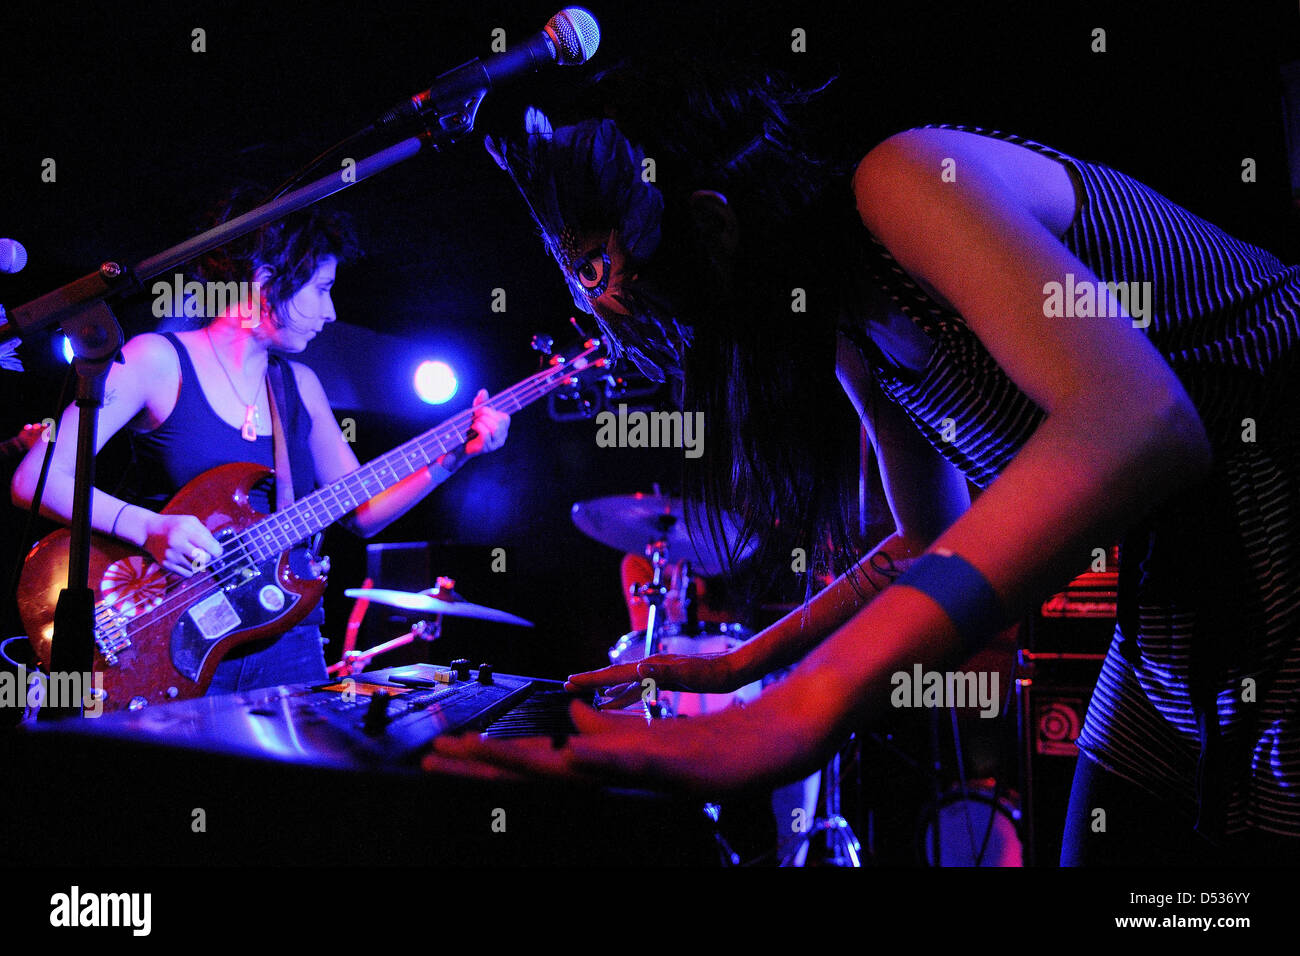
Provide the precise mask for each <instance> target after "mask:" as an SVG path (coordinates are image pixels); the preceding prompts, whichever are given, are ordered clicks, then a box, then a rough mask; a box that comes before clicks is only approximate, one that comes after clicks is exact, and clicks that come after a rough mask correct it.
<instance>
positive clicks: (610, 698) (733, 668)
mask: <svg viewBox="0 0 1300 956" xmlns="http://www.w3.org/2000/svg"><path fill="white" fill-rule="evenodd" d="M739 670H740V668H739V666H738V665H737V662H736V658H735V657H734V655H733V654H732V653H731V652H727V653H723V654H702V655H698V656H687V655H684V654H655V655H654V656H652V657H647V658H646V659H645V660H642V661H635V662H632V663H628V664H615V665H613V666H611V667H602V668H601V669H600V670H595V671H586V672H584V673H581V674H573V675H571V676H570V677H569V679H568V680H567V681H565V683H564V689H565V690H567V691H569V692H570V693H572V694H582V693H599V694H601V695H602V697H601V699H600V700H599V701H598V705H599V706H600V707H602V708H605V707H627V706H628V705H630V704H634V703H636V701H637V700H639V699H641V698H642V697H643V696H645V695H646V694H647V693H648V692H649V691H650V690H652V689H654V690H677V691H686V692H688V693H692V694H729V693H731V692H732V691H734V690H738V689H739V688H741V687H743V686H744V685H745V684H746V683H748V681H745V680H742V679H741V677H742V675H741V674H740V673H739ZM652 682H653V683H652Z"/></svg>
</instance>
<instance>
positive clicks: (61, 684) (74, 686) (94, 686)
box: [0, 664, 104, 717]
mask: <svg viewBox="0 0 1300 956" xmlns="http://www.w3.org/2000/svg"><path fill="white" fill-rule="evenodd" d="M0 707H12V708H17V707H26V708H27V709H29V710H38V709H40V708H41V707H54V708H68V709H70V708H73V707H84V708H85V710H84V711H83V713H84V714H85V716H87V717H98V716H100V715H101V714H102V713H103V712H104V675H103V674H102V673H99V672H96V673H94V674H89V673H81V672H78V671H68V672H63V671H55V672H54V673H52V674H49V675H46V674H45V673H43V672H41V671H29V670H28V669H27V668H26V667H24V666H23V665H22V664H19V665H18V667H17V669H16V670H15V671H8V670H4V671H0Z"/></svg>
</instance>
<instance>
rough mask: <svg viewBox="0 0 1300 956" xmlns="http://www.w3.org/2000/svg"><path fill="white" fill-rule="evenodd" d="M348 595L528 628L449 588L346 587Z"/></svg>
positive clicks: (529, 623)
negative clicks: (471, 601) (472, 601)
mask: <svg viewBox="0 0 1300 956" xmlns="http://www.w3.org/2000/svg"><path fill="white" fill-rule="evenodd" d="M343 593H344V595H346V596H347V597H350V598H365V599H366V600H368V601H373V602H374V603H375V604H383V605H386V606H388V607H395V608H400V609H401V610H403V611H410V612H411V613H413V614H446V615H447V616H449V617H473V618H478V619H479V620H481V621H498V622H500V623H502V624H515V625H518V626H519V627H532V626H533V622H532V621H526V620H524V619H523V618H522V617H517V616H516V615H514V614H511V613H509V612H508V611H498V610H497V609H496V608H491V607H484V606H483V605H481V604H471V603H470V602H469V601H466V600H465V599H464V598H463V597H461V596H460V595H459V594H457V593H456V592H455V591H453V590H451V589H450V588H429V590H427V591H390V590H388V589H387V588H348V590H346V591H344V592H343Z"/></svg>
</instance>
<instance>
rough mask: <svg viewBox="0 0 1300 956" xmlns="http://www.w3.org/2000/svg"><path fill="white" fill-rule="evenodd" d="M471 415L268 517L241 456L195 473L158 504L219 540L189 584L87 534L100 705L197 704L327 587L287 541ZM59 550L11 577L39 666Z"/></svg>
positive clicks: (66, 540)
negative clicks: (223, 671) (236, 653)
mask: <svg viewBox="0 0 1300 956" xmlns="http://www.w3.org/2000/svg"><path fill="white" fill-rule="evenodd" d="M602 349H603V344H602V343H601V341H600V340H599V339H588V340H587V341H586V342H584V343H583V344H582V347H581V349H579V350H577V351H576V352H575V353H574V354H571V355H568V356H562V355H555V356H552V358H551V360H550V364H549V365H548V366H547V367H546V368H543V369H542V370H541V371H539V372H536V373H534V374H533V375H530V376H529V377H528V378H526V379H524V380H523V381H521V382H519V383H517V384H516V385H514V386H512V387H511V388H508V389H506V390H505V391H503V392H501V393H500V394H498V395H495V396H493V397H492V398H491V399H489V401H488V404H490V405H491V406H492V407H493V408H495V409H497V410H499V411H503V412H506V413H507V414H512V415H513V414H514V413H516V412H518V411H519V410H521V409H523V408H525V407H526V406H528V405H530V404H531V403H533V402H535V401H536V400H537V399H539V398H541V397H542V396H544V395H546V394H547V393H549V392H551V391H553V390H554V389H556V388H558V387H559V386H561V385H564V384H567V383H570V382H572V381H574V380H575V379H576V378H577V377H578V376H579V375H580V374H581V373H582V372H583V371H586V370H589V369H594V368H603V367H604V366H605V364H606V360H605V359H604V358H603V357H599V354H598V353H600V352H601V351H602ZM472 418H473V413H472V410H466V411H464V412H461V413H460V414H459V415H456V416H454V417H452V418H450V419H448V420H447V421H445V422H443V423H442V424H440V425H437V426H435V427H434V428H432V429H430V430H429V431H427V432H425V433H424V434H422V435H419V436H417V437H415V438H412V439H411V440H410V441H407V442H405V443H404V444H402V445H399V446H398V447H396V448H394V449H393V450H392V451H390V452H388V453H387V454H385V455H381V456H380V457H379V458H376V459H374V460H373V461H370V462H368V463H366V464H364V465H362V466H361V467H360V468H358V469H357V470H356V471H353V472H351V473H350V474H348V475H346V476H344V477H343V478H340V479H339V480H338V481H336V482H334V483H333V484H331V485H328V486H327V487H324V488H320V489H318V490H317V491H314V492H312V493H311V494H309V495H307V496H306V497H304V498H300V499H299V500H298V501H295V502H294V503H293V504H292V505H290V506H288V507H287V508H284V509H283V510H281V511H276V512H273V513H272V514H262V513H260V512H258V511H255V510H254V509H253V508H252V507H251V505H250V503H249V495H250V492H251V490H252V488H253V486H254V485H256V484H257V483H258V482H259V481H262V480H264V479H267V478H271V477H273V476H274V471H272V470H271V469H269V468H266V467H264V466H262V465H257V464H252V463H250V462H239V463H234V464H229V465H221V466H219V467H217V468H213V469H211V470H210V471H206V472H204V473H203V474H201V475H199V476H198V477H197V478H195V479H193V480H192V481H190V482H189V483H188V484H187V485H185V487H184V488H182V489H181V490H180V491H178V492H177V493H176V495H175V496H174V497H173V498H172V499H171V500H170V501H169V502H168V503H167V505H166V507H164V508H163V509H162V513H163V514H184V515H195V516H196V517H198V518H199V520H200V521H202V522H203V524H204V526H205V527H206V528H207V529H208V530H209V531H210V532H212V535H213V537H215V538H216V539H217V541H219V542H220V543H221V547H222V555H221V557H220V558H217V559H214V560H213V561H211V562H210V563H208V564H207V565H206V567H205V568H204V569H203V570H201V571H199V572H197V573H195V574H194V575H193V576H192V577H189V578H184V577H181V576H180V575H178V574H173V573H172V572H170V571H167V570H165V569H164V568H163V567H161V566H160V565H159V564H158V563H157V562H156V561H155V560H154V558H153V557H152V556H151V555H149V554H148V553H147V552H145V551H142V550H140V549H138V548H135V547H132V546H131V545H129V544H125V543H123V542H121V541H118V540H117V539H115V538H110V537H107V536H105V535H101V534H97V533H96V534H92V535H91V555H90V583H91V587H92V588H93V589H94V591H95V602H96V603H95V625H94V628H95V633H94V641H95V662H94V670H95V673H97V674H102V675H103V689H104V695H105V697H104V700H103V708H104V710H105V711H114V710H122V709H131V710H137V709H139V708H141V707H144V706H146V705H148V704H151V703H161V702H165V701H171V700H184V699H187V698H191V697H199V696H201V695H202V694H203V693H204V691H206V690H207V687H208V684H209V683H211V681H212V675H213V673H214V672H215V671H216V668H217V664H218V663H220V662H221V660H222V658H223V657H225V656H226V655H227V654H228V653H230V651H231V650H232V649H234V648H236V647H238V646H239V645H241V644H244V643H247V642H249V641H255V640H261V639H263V638H268V637H275V636H278V635H280V634H283V633H284V632H285V631H287V630H289V629H290V628H291V627H293V626H294V625H295V624H297V623H298V622H299V621H301V620H302V619H303V618H304V617H306V616H307V613H308V612H309V611H310V610H311V609H312V608H313V607H315V606H316V603H317V601H319V599H320V597H321V595H322V594H324V592H325V584H326V575H327V573H328V571H329V559H328V558H327V557H317V556H316V554H314V553H313V551H312V550H311V549H303V548H299V547H297V545H299V544H301V543H303V542H305V541H308V540H309V539H311V538H312V537H313V536H315V535H316V534H318V533H319V532H321V531H323V530H324V529H325V528H327V527H329V526H330V525H331V524H333V523H334V522H335V521H338V520H339V519H340V518H342V517H343V516H344V515H346V514H348V513H349V512H351V511H352V510H353V509H355V508H356V507H357V506H359V505H361V504H362V503H364V502H366V501H369V500H370V499H371V498H373V497H375V495H377V494H379V493H380V492H382V491H384V490H385V489H387V488H390V487H392V486H393V485H395V484H397V482H399V481H401V480H402V479H403V478H405V477H407V476H408V475H411V474H413V473H415V472H416V471H418V470H419V469H421V468H424V467H426V466H427V465H429V464H430V463H432V462H433V461H436V460H437V459H438V458H439V457H441V456H442V455H444V454H446V453H447V452H449V451H451V450H453V449H455V448H458V447H460V446H461V445H463V444H465V442H466V441H467V440H468V437H467V433H468V431H469V428H470V424H471V421H472ZM69 545H70V535H69V533H68V531H67V530H66V529H60V530H58V531H55V532H54V533H52V534H50V535H48V536H47V537H45V538H42V539H41V540H40V541H38V542H37V543H36V545H35V546H34V547H33V548H32V550H31V551H30V552H29V553H28V555H27V558H26V561H25V562H24V565H23V573H22V577H21V579H20V583H19V589H18V611H19V614H20V616H21V617H22V621H23V627H24V629H25V630H26V632H27V636H28V638H29V639H30V640H31V642H32V645H33V647H34V649H35V653H36V657H37V659H38V661H39V662H40V664H41V666H42V667H43V668H46V669H47V670H48V668H49V661H50V646H51V644H52V641H53V634H54V610H55V605H56V603H57V601H58V597H59V593H60V591H61V590H62V589H63V587H64V586H65V585H66V583H67V575H68V556H69ZM96 683H98V680H96Z"/></svg>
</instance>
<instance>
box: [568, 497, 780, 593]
mask: <svg viewBox="0 0 1300 956" xmlns="http://www.w3.org/2000/svg"><path fill="white" fill-rule="evenodd" d="M573 523H574V524H575V525H577V526H578V530H579V531H581V532H582V533H583V534H585V535H586V536H587V537H589V538H593V539H595V540H596V541H599V542H600V543H601V544H607V545H609V546H610V547H611V548H618V550H620V551H625V552H630V553H632V554H643V553H644V552H645V549H646V546H647V545H650V544H653V543H654V542H656V541H660V540H663V541H665V542H667V545H668V560H670V561H689V562H690V563H691V565H692V566H693V567H694V568H695V569H696V570H697V571H698V572H699V573H700V574H704V575H711V574H721V573H722V571H723V569H724V568H725V565H726V562H725V561H724V560H723V555H722V554H721V553H720V552H719V551H718V550H717V548H715V547H714V545H713V542H712V541H711V540H709V534H708V528H707V525H706V524H705V522H704V521H703V519H701V520H700V521H699V522H697V523H698V524H699V525H701V527H700V529H699V533H700V535H701V537H702V540H700V541H698V542H696V541H694V540H692V538H691V536H690V534H689V532H688V531H687V530H686V512H685V510H684V508H683V506H682V499H680V498H672V497H669V496H668V495H652V494H644V493H641V492H638V493H636V494H632V495H609V496H608V497H605V498H593V499H592V500H590V501H579V502H578V503H577V504H575V505H574V506H573ZM721 523H722V531H723V535H724V536H725V538H726V540H728V541H735V540H736V539H737V538H738V537H739V536H740V522H739V520H737V518H736V517H735V516H734V515H731V514H726V515H724V516H723V518H722V522H721ZM753 551H754V542H753V541H747V542H745V545H744V547H742V548H741V549H740V553H739V554H738V555H737V561H738V562H739V561H743V560H745V559H746V558H747V557H749V555H750V554H752V553H753Z"/></svg>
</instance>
